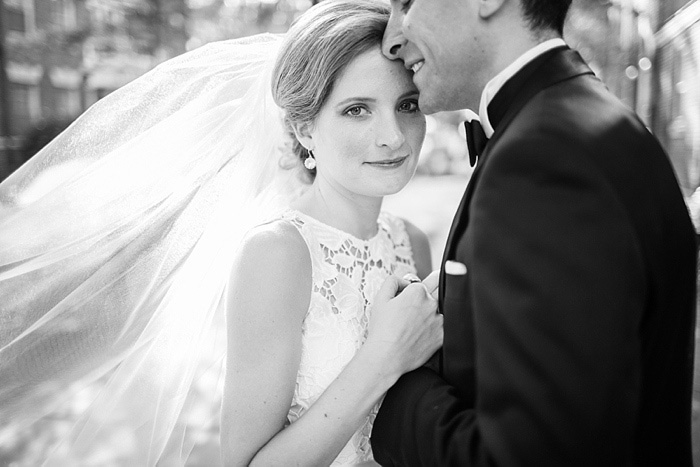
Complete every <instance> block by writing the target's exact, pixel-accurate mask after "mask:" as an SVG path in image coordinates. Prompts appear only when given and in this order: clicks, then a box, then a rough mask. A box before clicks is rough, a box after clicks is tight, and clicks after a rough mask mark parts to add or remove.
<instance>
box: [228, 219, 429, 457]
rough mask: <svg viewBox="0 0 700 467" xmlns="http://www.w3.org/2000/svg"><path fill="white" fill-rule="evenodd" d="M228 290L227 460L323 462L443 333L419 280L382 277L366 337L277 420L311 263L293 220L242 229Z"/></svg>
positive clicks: (288, 384)
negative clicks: (402, 285) (330, 376)
mask: <svg viewBox="0 0 700 467" xmlns="http://www.w3.org/2000/svg"><path fill="white" fill-rule="evenodd" d="M233 277H234V278H236V280H235V281H234V282H233V283H232V288H231V295H230V299H231V300H232V303H236V306H235V307H234V306H231V307H230V310H229V320H228V332H229V350H228V363H227V376H226V389H225V392H224V405H223V413H222V437H221V442H222V449H223V456H224V462H225V463H226V464H227V465H248V464H252V465H256V464H258V465H328V464H330V462H332V461H333V459H334V458H335V457H336V456H337V455H338V453H339V452H340V450H341V449H342V448H343V446H344V445H345V444H346V443H347V441H348V440H349V439H350V437H351V436H352V434H353V433H354V432H355V431H356V430H357V429H358V428H359V426H360V425H361V424H362V423H363V422H364V420H365V417H366V416H367V414H368V413H369V411H370V409H371V408H372V407H373V406H374V404H375V403H376V402H377V401H378V400H379V398H380V397H381V396H382V395H383V394H384V392H385V391H386V390H387V389H388V388H389V387H390V386H391V385H392V384H393V383H394V382H395V381H396V380H397V379H398V377H399V376H400V375H401V374H402V373H404V372H406V371H409V370H411V369H413V368H415V367H417V366H418V365H420V364H422V363H423V362H424V361H425V360H426V359H427V358H428V356H429V355H431V354H432V353H433V352H434V351H435V350H436V349H437V347H438V346H439V345H440V344H441V342H442V326H441V317H440V316H439V315H436V314H435V313H434V308H433V311H432V312H430V308H431V300H432V298H430V297H428V295H427V293H426V292H425V288H424V287H422V286H421V285H419V284H415V285H411V286H409V287H407V289H406V290H404V292H403V293H401V295H400V296H399V297H397V299H394V300H392V301H389V299H391V298H393V297H394V295H395V293H396V289H397V288H398V286H399V284H398V283H397V282H396V281H395V280H390V281H387V283H386V284H385V285H384V286H383V287H382V289H381V291H380V293H379V296H378V297H377V299H376V300H375V302H376V304H375V308H374V310H373V316H372V321H371V323H370V331H369V337H368V339H367V341H366V342H365V344H364V345H363V346H362V347H361V348H360V350H359V351H358V352H357V354H356V355H355V357H354V358H353V359H352V360H351V361H350V363H349V364H348V365H347V366H346V367H345V369H344V370H343V371H342V372H341V374H340V375H339V376H338V378H336V380H335V381H334V382H333V383H331V385H330V386H329V387H328V388H327V389H326V391H324V393H323V394H322V395H321V397H320V398H319V399H318V401H317V402H316V403H315V404H314V405H312V406H311V408H310V409H309V410H308V411H307V412H306V413H305V414H304V415H303V416H302V417H301V418H300V419H299V420H297V421H296V422H295V423H293V424H291V425H290V426H288V427H287V428H285V429H282V428H283V426H284V423H285V421H286V417H287V412H288V410H289V407H290V405H291V400H292V395H293V392H294V385H295V382H296V373H297V370H298V367H299V359H300V353H301V323H302V320H303V317H304V315H305V314H306V311H307V309H308V305H309V299H310V290H311V262H310V258H309V253H308V250H307V248H306V245H305V243H304V241H303V239H302V238H301V237H300V235H299V234H298V232H296V229H294V227H292V226H285V225H283V224H277V225H274V226H269V227H266V228H263V229H262V230H260V231H259V232H257V233H256V234H255V235H253V236H252V237H250V238H249V239H248V240H247V242H246V245H245V246H244V248H243V249H242V254H241V256H240V257H239V258H238V261H237V263H236V268H235V271H234V276H233Z"/></svg>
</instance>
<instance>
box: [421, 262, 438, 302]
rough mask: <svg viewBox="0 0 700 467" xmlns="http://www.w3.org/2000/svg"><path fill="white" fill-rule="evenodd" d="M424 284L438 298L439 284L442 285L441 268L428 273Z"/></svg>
mask: <svg viewBox="0 0 700 467" xmlns="http://www.w3.org/2000/svg"><path fill="white" fill-rule="evenodd" d="M423 285H424V286H425V288H426V289H427V290H428V293H429V294H430V295H432V296H433V298H435V299H437V293H438V286H439V285H440V270H439V269H437V270H435V271H433V272H431V273H430V274H428V277H426V278H425V279H423Z"/></svg>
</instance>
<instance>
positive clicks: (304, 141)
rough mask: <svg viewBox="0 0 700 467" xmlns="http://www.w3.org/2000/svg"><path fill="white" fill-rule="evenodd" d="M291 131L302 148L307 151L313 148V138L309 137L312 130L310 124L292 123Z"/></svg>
mask: <svg viewBox="0 0 700 467" xmlns="http://www.w3.org/2000/svg"><path fill="white" fill-rule="evenodd" d="M292 130H293V131H294V136H296V138H297V140H299V142H300V143H301V145H302V146H304V147H305V148H307V149H308V148H313V137H312V136H311V131H312V130H313V128H312V125H311V124H310V123H293V124H292Z"/></svg>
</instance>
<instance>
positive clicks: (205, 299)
mask: <svg viewBox="0 0 700 467" xmlns="http://www.w3.org/2000/svg"><path fill="white" fill-rule="evenodd" d="M280 42H281V39H280V38H279V37H278V36H274V35H260V36H255V37H253V38H247V39H241V40H233V41H224V42H218V43H214V44H210V45H207V46H204V47H202V48H199V49H197V50H194V51H192V52H189V53H187V54H184V55H182V56H180V57H177V58H175V59H172V60H170V61H168V62H165V63H164V64H161V65H160V66H158V67H156V68H155V69H154V70H152V71H151V72H149V73H148V74H146V75H144V76H143V77H141V78H139V79H137V80H135V81H134V82H132V83H130V84H128V85H126V86H125V87H123V88H121V89H119V90H117V91H115V92H114V93H112V94H110V95H108V96H107V97H105V98H104V99H102V100H101V101H99V102H98V103H96V104H95V105H94V106H93V107H91V108H90V109H89V110H88V111H87V112H86V113H85V114H84V115H83V116H81V117H80V118H78V119H77V120H76V121H75V122H74V124H73V125H72V126H71V127H69V128H68V129H67V130H66V131H65V132H64V133H62V134H61V135H59V136H58V137H57V138H56V139H55V140H54V141H52V142H51V143H50V144H49V145H48V146H47V147H45V148H44V149H43V150H42V151H40V152H39V153H38V154H37V155H36V156H34V157H33V158H32V159H31V160H30V161H29V162H27V163H26V164H25V165H24V166H22V167H21V168H20V169H19V170H18V171H17V172H15V173H14V174H12V175H11V176H10V177H9V178H8V179H7V180H5V181H4V182H3V183H2V184H0V437H1V436H3V433H4V434H5V435H7V433H8V432H9V431H8V430H13V429H16V428H17V427H21V426H26V425H27V424H30V423H32V422H33V421H35V420H36V419H38V418H39V417H41V416H43V415H45V414H46V413H48V412H50V411H51V410H53V409H55V408H56V407H60V404H61V403H62V402H64V401H65V400H67V399H69V398H70V397H71V395H72V394H73V393H74V391H75V390H76V388H79V387H83V386H84V385H85V384H86V383H88V382H90V381H95V380H97V379H100V380H101V381H104V382H105V384H104V386H103V388H102V390H101V391H100V392H99V394H98V395H96V397H94V398H93V397H92V396H90V400H88V401H85V402H84V405H85V406H86V409H85V410H81V413H82V415H81V417H80V419H79V420H78V421H77V422H76V423H74V424H73V427H72V429H71V432H70V435H69V436H68V437H67V438H66V439H65V442H64V443H63V444H60V445H59V446H58V447H57V448H56V449H55V450H54V452H53V454H52V456H51V457H50V459H49V462H48V463H49V464H50V463H56V464H59V465H69V464H71V463H73V462H71V460H73V461H75V460H78V459H85V458H86V457H85V456H89V449H90V446H91V445H92V443H93V442H94V440H95V439H97V438H99V437H100V436H103V435H104V434H105V433H106V432H107V431H108V430H109V429H110V424H112V423H114V422H115V420H122V421H124V423H125V426H128V427H129V429H130V430H134V433H133V434H134V435H135V436H134V438H135V439H137V441H138V442H136V443H135V444H134V445H132V446H129V450H131V451H133V453H132V457H130V460H131V461H133V462H136V463H138V464H146V465H153V464H155V463H156V462H164V463H165V464H167V465H172V464H182V463H184V460H185V459H186V458H187V456H188V454H189V451H190V449H191V448H192V443H193V441H192V439H191V438H192V437H191V436H188V434H187V431H188V429H189V423H188V419H189V417H193V416H197V414H193V413H192V410H194V409H193V407H194V406H193V405H192V396H193V394H194V392H195V391H193V387H195V386H196V385H197V384H198V382H200V381H203V380H205V379H208V380H209V381H215V382H216V381H219V380H220V379H221V378H220V376H221V373H222V363H223V359H224V355H225V328H224V327H223V326H222V324H221V323H222V321H223V313H222V309H223V307H224V306H225V304H224V302H225V297H226V294H225V291H226V286H227V282H228V280H229V274H230V269H231V263H232V258H233V253H234V252H235V250H236V248H237V247H238V244H239V241H240V239H241V238H242V236H243V235H244V233H245V232H246V231H247V230H248V229H249V228H250V227H251V226H252V225H255V224H256V223H259V222H261V221H262V220H263V219H264V217H265V216H269V215H270V213H271V212H273V211H274V210H275V208H276V207H277V206H279V205H283V204H285V202H286V201H287V198H289V197H291V196H294V194H295V193H297V192H298V191H299V190H302V189H303V183H302V182H301V181H300V180H299V178H298V174H297V173H296V172H295V171H294V170H286V169H285V168H284V167H283V166H284V165H285V164H281V163H280V161H281V160H283V159H284V158H285V157H286V154H287V153H290V150H289V144H290V142H289V140H288V139H287V137H286V136H285V135H286V132H285V130H284V128H283V124H282V121H281V116H280V111H279V110H278V108H277V107H276V105H275V104H274V103H273V102H272V96H271V92H270V75H271V71H272V67H273V65H274V59H275V57H276V51H277V49H278V47H279V44H280ZM290 157H291V156H290ZM76 382H79V383H80V384H78V385H76V384H75V383H76ZM217 384H218V383H217ZM100 387H102V386H100ZM208 397H211V398H212V403H216V401H215V400H214V399H215V398H216V397H217V396H216V394H211V395H210V396H208ZM200 418H201V417H200ZM3 430H5V431H3ZM134 453H135V454H134Z"/></svg>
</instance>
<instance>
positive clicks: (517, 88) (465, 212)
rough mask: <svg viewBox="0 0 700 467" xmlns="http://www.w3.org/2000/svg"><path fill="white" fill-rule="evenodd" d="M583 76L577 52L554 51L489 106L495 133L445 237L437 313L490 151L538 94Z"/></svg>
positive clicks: (584, 69) (525, 69)
mask: <svg viewBox="0 0 700 467" xmlns="http://www.w3.org/2000/svg"><path fill="white" fill-rule="evenodd" d="M584 74H590V75H592V74H593V72H592V71H591V69H590V68H589V67H588V65H586V63H585V62H584V61H583V59H582V58H581V56H580V55H579V54H578V52H575V51H573V50H571V49H569V48H568V47H565V46H562V47H557V48H555V49H552V50H550V51H548V52H546V53H544V54H542V55H540V56H539V57H537V58H535V59H534V60H532V61H531V62H529V63H528V64H527V65H525V66H524V67H523V68H522V69H521V70H520V71H518V73H516V74H515V75H514V76H513V77H512V78H511V79H509V80H508V81H507V82H506V83H505V84H504V85H503V87H502V88H501V89H500V90H499V91H498V93H497V94H496V95H495V96H494V98H493V100H492V101H491V103H490V104H489V106H488V113H489V120H490V121H491V124H492V125H493V127H494V131H495V132H494V134H493V136H492V137H491V138H490V139H489V142H488V143H487V144H486V147H485V149H484V151H483V154H480V155H479V161H478V163H477V166H476V169H475V170H474V172H473V173H472V176H471V178H470V180H469V184H468V185H467V189H466V190H465V193H464V196H463V197H462V201H461V202H460V204H459V207H458V208H457V212H456V214H455V217H454V220H453V221H452V226H451V228H450V232H449V234H448V236H447V243H446V244H445V251H444V253H443V256H442V261H441V263H440V265H441V271H440V289H439V300H438V301H439V304H440V309H443V307H442V304H443V303H444V302H443V300H444V295H445V290H444V289H445V287H444V283H445V262H446V261H447V260H449V259H451V258H452V256H453V255H454V250H455V248H456V246H457V244H458V243H459V238H460V237H461V234H462V232H463V230H464V229H465V228H466V225H467V223H468V219H469V209H468V206H469V202H470V200H471V197H472V194H473V192H474V187H475V186H476V184H477V182H478V178H479V175H480V172H481V170H482V168H483V167H484V165H485V164H486V160H487V159H488V156H489V153H490V151H491V149H492V148H493V147H494V145H495V143H496V141H497V140H498V138H500V136H501V135H502V134H503V133H504V131H505V130H506V128H507V127H508V124H509V123H510V122H511V121H512V120H513V118H515V116H516V115H517V114H518V112H519V111H520V109H522V108H523V106H524V105H525V104H526V103H527V102H528V101H529V100H530V99H532V97H534V96H535V95H536V94H537V93H538V92H540V91H541V90H543V89H546V88H548V87H550V86H552V85H554V84H556V83H558V82H561V81H564V80H567V79H571V78H574V77H576V76H581V75H584Z"/></svg>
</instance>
